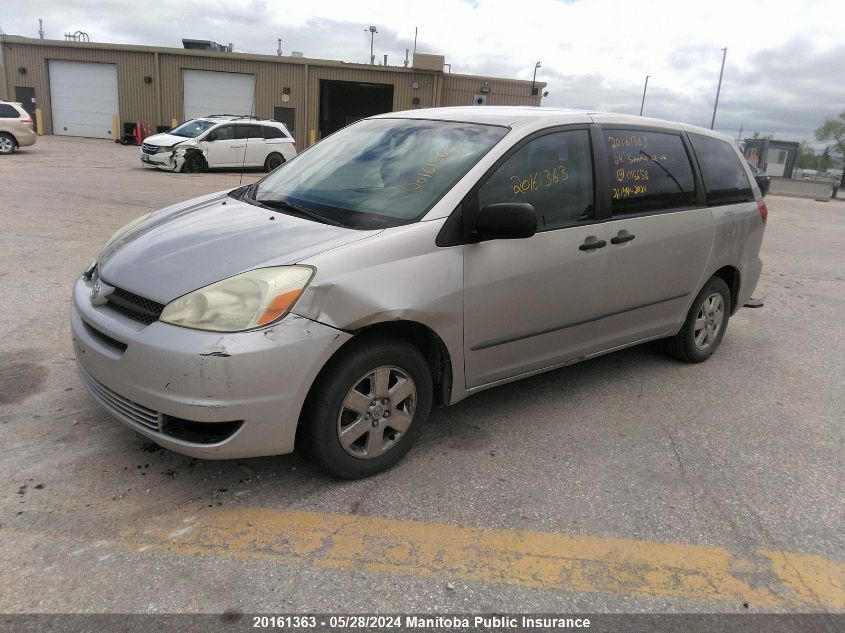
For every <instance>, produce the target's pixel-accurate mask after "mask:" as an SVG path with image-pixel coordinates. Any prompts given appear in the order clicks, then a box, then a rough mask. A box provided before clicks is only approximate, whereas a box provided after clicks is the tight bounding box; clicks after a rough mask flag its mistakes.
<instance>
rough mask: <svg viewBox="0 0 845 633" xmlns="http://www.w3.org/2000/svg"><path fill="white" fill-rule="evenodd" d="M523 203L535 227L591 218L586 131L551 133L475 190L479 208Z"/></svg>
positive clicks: (590, 168)
mask: <svg viewBox="0 0 845 633" xmlns="http://www.w3.org/2000/svg"><path fill="white" fill-rule="evenodd" d="M496 202H527V203H528V204H531V205H532V206H533V207H534V210H535V211H536V212H537V228H538V230H543V229H554V228H560V227H564V226H571V225H572V224H576V223H578V222H583V221H585V220H588V219H590V218H591V217H592V211H593V163H592V153H591V151H590V137H589V133H588V132H587V130H570V131H566V132H555V133H553V134H547V135H545V136H541V137H540V138H537V139H534V140H532V141H530V142H528V143H527V144H525V145H524V146H522V147H521V148H520V149H519V150H517V151H516V152H515V153H514V154H513V155H511V156H510V157H509V158H508V159H507V160H506V161H505V162H504V163H503V164H502V165H501V166H500V167H499V168H498V169H496V171H495V172H494V173H493V175H492V176H490V178H489V179H488V180H487V182H485V183H484V184H483V185H482V186H481V188H480V189H479V190H478V208H479V209H483V208H484V207H485V206H487V205H488V204H493V203H496Z"/></svg>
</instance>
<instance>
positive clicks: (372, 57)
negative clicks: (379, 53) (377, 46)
mask: <svg viewBox="0 0 845 633" xmlns="http://www.w3.org/2000/svg"><path fill="white" fill-rule="evenodd" d="M367 31H369V32H370V65H372V66H374V65H375V63H376V56H375V55H374V54H373V40H374V39H375V37H376V33H378V31H377V30H376V27H374V26H372V25H370V28H368V29H364V33H366V32H367Z"/></svg>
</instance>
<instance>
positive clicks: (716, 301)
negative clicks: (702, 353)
mask: <svg viewBox="0 0 845 633" xmlns="http://www.w3.org/2000/svg"><path fill="white" fill-rule="evenodd" d="M724 322H725V302H724V300H723V299H722V295H721V294H719V293H718V292H714V293H713V294H711V295H710V296H708V297H707V298H706V299H705V300H704V301H703V302H702V303H701V307H700V308H699V310H698V315H697V316H696V317H695V326H694V328H693V340H694V341H695V346H696V347H697V348H698V349H700V350H705V349H708V348H709V347H710V346H711V345H713V343H714V342H715V341H716V339H717V338H718V336H719V332H720V331H721V329H722V324H723V323H724Z"/></svg>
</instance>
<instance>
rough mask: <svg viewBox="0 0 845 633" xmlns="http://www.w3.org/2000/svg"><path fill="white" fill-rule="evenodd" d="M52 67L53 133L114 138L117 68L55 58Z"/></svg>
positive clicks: (110, 65)
mask: <svg viewBox="0 0 845 633" xmlns="http://www.w3.org/2000/svg"><path fill="white" fill-rule="evenodd" d="M49 64H50V105H51V109H52V113H53V134H64V135H67V136H88V137H91V138H113V137H112V116H113V115H116V114H118V106H117V66H116V65H115V64H98V63H91V62H65V61H60V60H56V59H51V60H50V62H49Z"/></svg>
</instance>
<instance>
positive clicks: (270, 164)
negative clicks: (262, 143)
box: [264, 152, 285, 172]
mask: <svg viewBox="0 0 845 633" xmlns="http://www.w3.org/2000/svg"><path fill="white" fill-rule="evenodd" d="M284 162H285V157H284V156H282V155H281V154H278V153H276V152H273V153H272V154H270V155H269V156H268V157H267V159H266V160H265V161H264V171H267V172H270V171H273V170H274V169H276V168H277V167H280V166H281V165H282V164H283V163H284Z"/></svg>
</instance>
